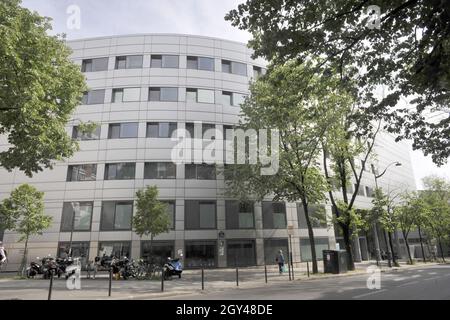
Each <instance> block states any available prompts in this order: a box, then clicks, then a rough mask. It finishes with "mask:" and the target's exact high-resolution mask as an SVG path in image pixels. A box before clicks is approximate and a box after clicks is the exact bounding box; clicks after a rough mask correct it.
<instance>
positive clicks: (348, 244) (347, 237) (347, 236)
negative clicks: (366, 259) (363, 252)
mask: <svg viewBox="0 0 450 320" xmlns="http://www.w3.org/2000/svg"><path fill="white" fill-rule="evenodd" d="M341 227H342V233H343V235H344V243H345V250H346V251H347V258H348V259H347V268H348V270H350V271H352V270H355V262H354V261H353V252H352V244H351V239H350V238H351V234H350V228H349V227H348V226H347V225H345V224H341Z"/></svg>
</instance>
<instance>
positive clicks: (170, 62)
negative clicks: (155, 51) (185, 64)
mask: <svg viewBox="0 0 450 320" xmlns="http://www.w3.org/2000/svg"><path fill="white" fill-rule="evenodd" d="M178 60H179V58H178V56H174V55H152V56H151V63H150V66H151V67H152V68H178Z"/></svg>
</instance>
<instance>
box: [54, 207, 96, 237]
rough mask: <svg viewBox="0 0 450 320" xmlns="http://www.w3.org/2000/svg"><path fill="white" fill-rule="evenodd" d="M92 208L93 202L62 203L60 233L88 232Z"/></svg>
mask: <svg viewBox="0 0 450 320" xmlns="http://www.w3.org/2000/svg"><path fill="white" fill-rule="evenodd" d="M93 206H94V203H93V202H64V204H63V212H62V218H61V231H62V232H64V231H72V230H73V231H90V230H91V220H92V208H93ZM72 225H73V229H72Z"/></svg>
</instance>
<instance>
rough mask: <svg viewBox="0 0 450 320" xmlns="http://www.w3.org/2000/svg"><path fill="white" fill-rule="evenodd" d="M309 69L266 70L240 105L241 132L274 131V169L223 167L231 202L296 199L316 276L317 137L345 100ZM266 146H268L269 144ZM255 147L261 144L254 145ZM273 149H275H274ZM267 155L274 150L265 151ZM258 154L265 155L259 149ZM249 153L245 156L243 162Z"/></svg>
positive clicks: (321, 193) (321, 190) (322, 185)
mask: <svg viewBox="0 0 450 320" xmlns="http://www.w3.org/2000/svg"><path fill="white" fill-rule="evenodd" d="M312 70H313V69H312V66H311V65H306V64H304V65H301V66H300V65H298V64H296V63H295V62H287V63H286V64H284V65H280V66H277V67H276V68H273V69H271V70H270V71H269V72H268V73H267V74H266V75H265V76H264V77H262V78H260V79H259V80H258V81H256V82H254V83H253V84H252V85H251V86H250V92H251V95H250V97H249V98H248V99H247V100H246V101H245V103H244V104H242V105H241V112H242V114H241V121H240V124H239V128H240V129H242V130H255V132H258V130H260V129H266V128H268V129H277V130H278V133H279V146H280V149H279V153H278V154H279V163H278V170H277V171H276V172H275V173H274V174H273V175H262V174H261V169H262V168H263V167H265V166H266V165H264V164H262V163H261V162H258V163H256V164H247V165H244V164H237V165H233V166H229V167H227V169H225V176H226V178H227V193H228V194H229V195H230V196H232V197H235V198H237V199H241V200H246V199H248V198H253V199H256V200H257V201H261V200H262V199H264V197H267V196H272V197H273V199H274V200H287V201H292V202H294V201H301V205H302V207H303V211H304V213H305V219H306V224H307V227H308V236H309V240H310V245H311V254H312V263H313V272H314V273H317V272H318V268H317V257H316V251H315V242H314V232H313V226H312V223H311V217H310V214H309V208H310V206H311V205H313V204H319V203H322V202H323V201H325V192H326V190H327V184H326V181H325V179H324V177H323V174H322V173H321V171H320V163H319V159H320V157H319V156H320V151H321V145H320V143H321V137H323V135H324V134H325V132H326V131H327V129H328V127H329V126H330V124H331V123H332V122H333V119H334V118H335V116H336V114H337V113H339V112H340V110H341V109H342V108H345V107H347V106H348V105H349V104H350V103H351V97H350V96H349V95H348V94H347V93H346V92H344V91H342V90H341V91H340V90H338V89H336V90H333V88H336V84H337V83H338V80H336V78H333V77H317V76H314V75H313V73H312ZM269 144H270V143H269ZM260 147H261V146H260ZM277 147H278V145H277ZM269 152H272V155H273V154H274V152H275V150H273V149H271V148H270V147H269ZM260 153H262V154H263V155H265V153H263V152H262V151H261V150H260ZM249 157H251V155H248V154H247V158H249Z"/></svg>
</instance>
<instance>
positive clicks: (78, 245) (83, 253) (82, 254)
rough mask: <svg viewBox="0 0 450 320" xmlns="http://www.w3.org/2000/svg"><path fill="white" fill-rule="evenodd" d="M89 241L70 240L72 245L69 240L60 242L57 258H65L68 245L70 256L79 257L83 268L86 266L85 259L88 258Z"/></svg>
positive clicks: (67, 252)
mask: <svg viewBox="0 0 450 320" xmlns="http://www.w3.org/2000/svg"><path fill="white" fill-rule="evenodd" d="M89 246H90V243H89V241H85V242H79V241H77V242H75V241H74V242H72V245H71V244H70V242H60V243H59V244H58V253H57V256H58V258H65V257H67V256H68V254H69V251H70V247H72V257H73V258H81V259H80V260H81V265H82V266H83V268H84V267H85V266H86V264H87V261H88V259H89Z"/></svg>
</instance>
